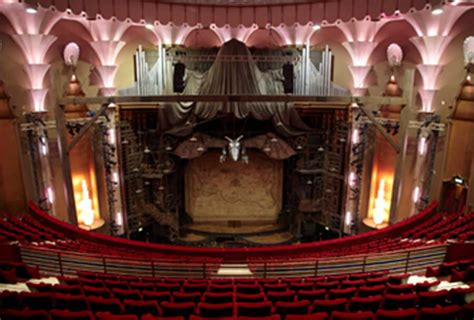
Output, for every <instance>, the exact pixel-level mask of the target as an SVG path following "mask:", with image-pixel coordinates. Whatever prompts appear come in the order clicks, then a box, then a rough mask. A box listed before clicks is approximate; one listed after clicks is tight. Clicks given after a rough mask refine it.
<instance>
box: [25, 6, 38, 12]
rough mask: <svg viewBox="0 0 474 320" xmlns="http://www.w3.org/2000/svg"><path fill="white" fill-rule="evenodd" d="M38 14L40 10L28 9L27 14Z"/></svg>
mask: <svg viewBox="0 0 474 320" xmlns="http://www.w3.org/2000/svg"><path fill="white" fill-rule="evenodd" d="M37 12H38V9H36V8H35V7H27V8H26V13H29V14H36V13H37Z"/></svg>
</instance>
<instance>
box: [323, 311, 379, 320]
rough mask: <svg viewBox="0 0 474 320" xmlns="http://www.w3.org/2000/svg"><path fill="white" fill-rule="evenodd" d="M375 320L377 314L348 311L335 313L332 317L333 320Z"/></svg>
mask: <svg viewBox="0 0 474 320" xmlns="http://www.w3.org/2000/svg"><path fill="white" fill-rule="evenodd" d="M347 319H354V320H373V319H375V314H374V313H373V312H371V311H363V312H348V311H334V312H333V313H332V316H331V320H347Z"/></svg>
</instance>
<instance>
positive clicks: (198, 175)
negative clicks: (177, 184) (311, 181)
mask: <svg viewBox="0 0 474 320" xmlns="http://www.w3.org/2000/svg"><path fill="white" fill-rule="evenodd" d="M219 156H220V153H219V152H208V153H206V154H204V155H202V156H201V157H198V158H196V159H193V160H190V161H189V164H188V166H187V168H186V178H185V179H186V192H185V194H186V211H187V212H188V213H189V215H190V216H191V217H192V218H193V220H194V222H206V221H213V222H216V221H220V222H226V221H241V222H242V223H245V222H256V221H259V222H274V221H276V220H277V218H278V214H279V213H280V210H281V203H282V186H283V161H281V160H273V159H270V158H268V157H267V156H266V155H265V154H262V153H260V152H250V153H249V163H248V164H245V163H243V162H242V161H238V162H234V161H232V160H230V159H228V160H227V161H225V162H224V163H220V162H219Z"/></svg>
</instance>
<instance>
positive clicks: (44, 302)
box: [20, 292, 53, 310]
mask: <svg viewBox="0 0 474 320" xmlns="http://www.w3.org/2000/svg"><path fill="white" fill-rule="evenodd" d="M20 299H21V304H22V305H24V306H27V307H28V308H29V309H34V310H49V309H51V308H52V307H53V296H52V294H50V293H47V292H22V293H20Z"/></svg>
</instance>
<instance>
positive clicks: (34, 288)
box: [26, 282, 53, 293]
mask: <svg viewBox="0 0 474 320" xmlns="http://www.w3.org/2000/svg"><path fill="white" fill-rule="evenodd" d="M26 285H27V286H28V289H30V291H31V292H49V293H51V292H53V285H52V284H50V283H44V282H40V283H32V282H27V283H26Z"/></svg>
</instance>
